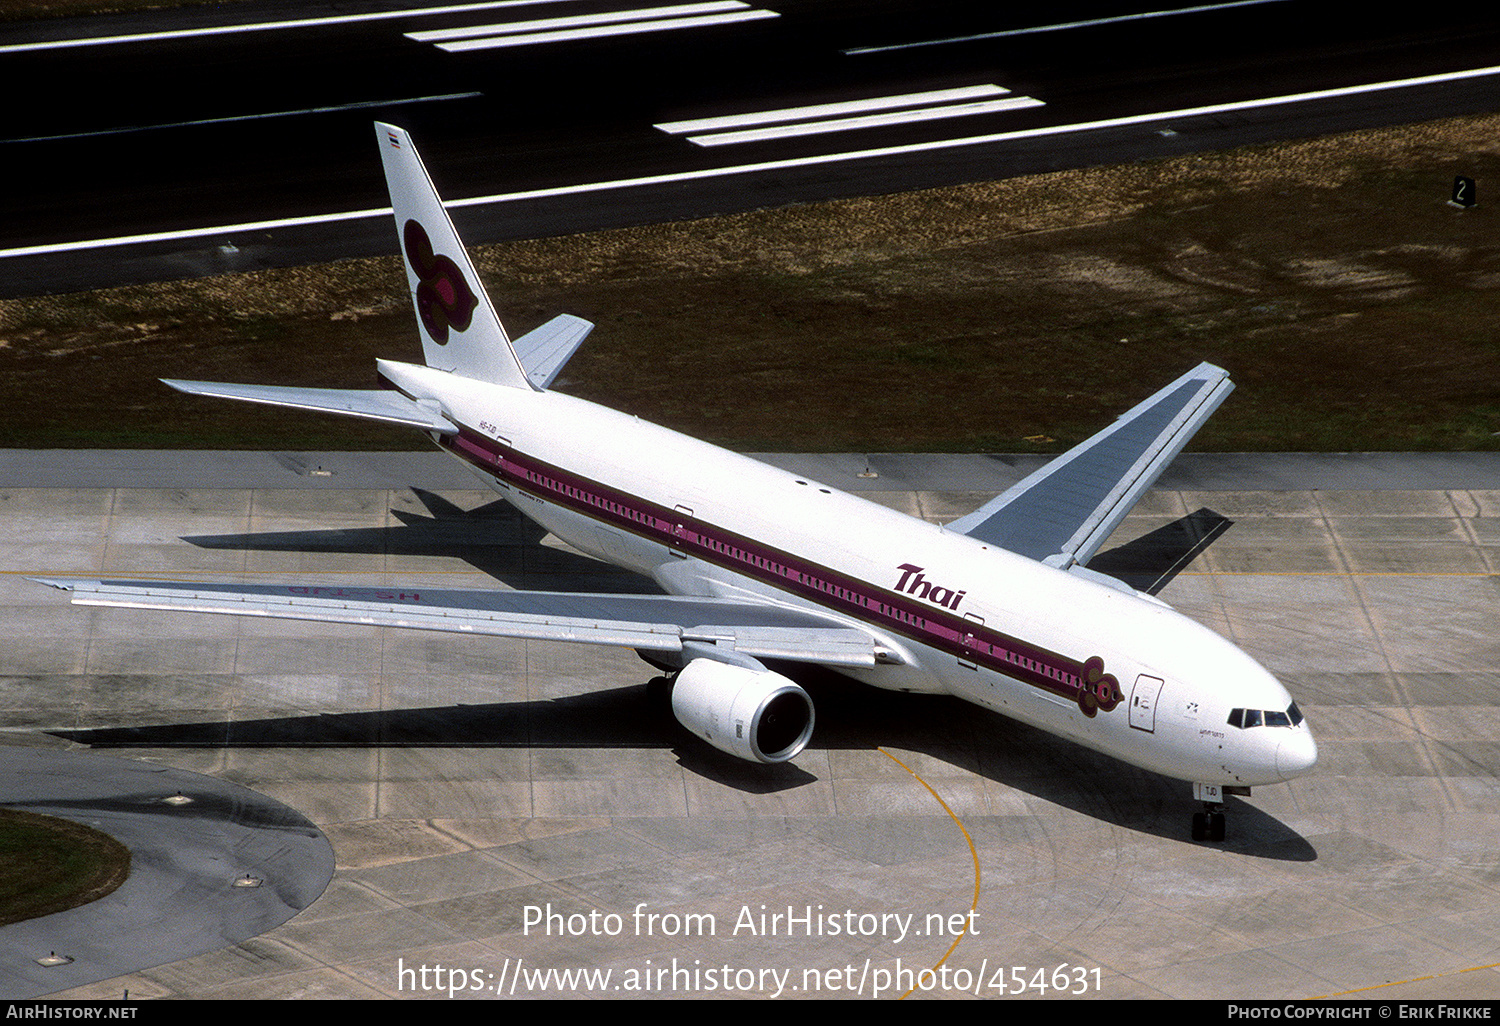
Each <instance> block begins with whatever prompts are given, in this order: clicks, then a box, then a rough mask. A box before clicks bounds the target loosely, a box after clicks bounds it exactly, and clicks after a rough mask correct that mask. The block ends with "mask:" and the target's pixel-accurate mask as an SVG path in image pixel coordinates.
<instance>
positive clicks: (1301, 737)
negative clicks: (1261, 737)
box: [1276, 730, 1318, 780]
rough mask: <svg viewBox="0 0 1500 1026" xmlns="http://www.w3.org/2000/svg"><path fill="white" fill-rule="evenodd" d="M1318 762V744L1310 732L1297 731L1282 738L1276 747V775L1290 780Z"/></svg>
mask: <svg viewBox="0 0 1500 1026" xmlns="http://www.w3.org/2000/svg"><path fill="white" fill-rule="evenodd" d="M1317 762H1318V743H1317V742H1316V741H1314V740H1313V736H1312V731H1310V730H1299V731H1297V732H1296V733H1295V734H1292V735H1291V736H1290V737H1285V738H1282V740H1281V743H1280V744H1278V745H1277V746H1276V774H1277V776H1279V777H1281V779H1283V780H1290V779H1292V778H1293V777H1295V776H1300V775H1301V774H1303V773H1306V772H1307V771H1308V770H1310V769H1312V768H1313V767H1314V766H1315V765H1317Z"/></svg>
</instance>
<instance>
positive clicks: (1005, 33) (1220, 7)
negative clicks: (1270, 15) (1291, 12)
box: [843, 0, 1286, 56]
mask: <svg viewBox="0 0 1500 1026" xmlns="http://www.w3.org/2000/svg"><path fill="white" fill-rule="evenodd" d="M1285 2H1286V0H1233V2H1231V3H1223V4H1203V5H1201V6H1198V7H1178V8H1175V9H1172V10H1166V11H1143V12H1141V13H1139V14H1119V15H1115V16H1113V17H1109V18H1088V19H1085V20H1083V21H1065V22H1059V23H1058V24H1056V25H1033V26H1031V27H1029V28H1018V29H1004V30H1002V31H999V32H980V33H976V34H975V35H971V36H950V37H949V38H947V39H926V40H922V41H921V42H916V43H892V44H891V45H890V46H861V47H855V48H853V49H850V50H844V51H843V53H844V54H845V55H846V56H856V55H859V54H867V53H889V52H890V51H892V50H912V49H916V48H917V47H922V46H946V45H948V44H949V43H972V42H977V41H979V40H983V39H1007V38H1009V37H1011V36H1031V35H1037V34H1039V33H1044V32H1065V31H1067V30H1068V29H1076V28H1093V27H1095V26H1098V25H1114V24H1117V23H1119V22H1124V21H1146V20H1148V19H1151V18H1171V17H1174V16H1176V15H1179V14H1204V13H1207V12H1210V11H1227V10H1229V9H1231V8H1234V7H1256V6H1259V5H1260V4H1278V3H1285Z"/></svg>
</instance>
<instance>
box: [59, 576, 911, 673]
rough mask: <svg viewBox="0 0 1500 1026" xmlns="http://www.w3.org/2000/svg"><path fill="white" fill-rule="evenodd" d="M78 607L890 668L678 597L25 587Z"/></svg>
mask: <svg viewBox="0 0 1500 1026" xmlns="http://www.w3.org/2000/svg"><path fill="white" fill-rule="evenodd" d="M33 580H35V581H37V582H38V583H40V584H47V585H50V586H52V587H54V588H60V589H63V590H65V591H70V592H72V593H73V599H72V600H73V602H74V603H75V604H77V605H94V606H126V607H133V608H142V609H166V610H181V611H185V612H199V613H228V614H234V615H239V616H267V617H279V618H285V619H294V620H320V621H326V622H332V623H352V624H370V625H376V626H384V627H407V628H413V629H417V630H433V631H449V632H454V633H461V634H486V635H494V636H500V637H513V638H541V639H548V640H555V641H574V642H583V643H587V644H595V645H616V646H620V647H625V648H635V649H643V650H647V651H656V652H678V651H681V650H682V648H683V645H684V644H685V643H694V644H696V645H697V646H700V647H701V646H703V645H713V646H715V647H717V648H719V649H720V650H721V651H725V652H729V651H732V652H735V653H738V654H741V655H748V656H752V657H755V658H766V659H788V660H793V661H799V662H811V663H820V664H826V665H830V666H873V665H875V664H876V662H889V661H895V660H896V658H897V657H895V656H894V655H893V654H892V653H890V652H889V651H887V650H886V648H885V646H883V645H882V644H881V643H880V642H879V640H878V639H877V638H875V637H874V636H873V635H871V634H868V633H866V632H865V631H862V630H859V629H857V628H855V627H851V626H849V625H848V624H846V623H844V622H843V621H840V620H835V619H833V618H831V617H824V616H820V615H818V614H816V613H814V612H811V611H805V610H800V609H792V608H788V607H785V606H774V605H769V604H760V603H756V602H748V601H737V600H734V599H712V598H690V597H683V596H676V595H614V594H575V593H572V592H545V591H463V590H455V589H443V588H425V587H420V586H417V587H404V586H400V585H393V586H390V587H376V588H366V587H342V586H337V585H321V584H306V585H299V584H282V585H262V584H216V583H200V582H195V581H125V580H83V579H74V578H33Z"/></svg>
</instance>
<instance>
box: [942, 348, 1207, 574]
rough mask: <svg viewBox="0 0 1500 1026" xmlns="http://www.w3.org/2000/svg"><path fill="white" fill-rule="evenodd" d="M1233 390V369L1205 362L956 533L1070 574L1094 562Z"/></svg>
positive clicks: (964, 520)
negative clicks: (1075, 568)
mask: <svg viewBox="0 0 1500 1026" xmlns="http://www.w3.org/2000/svg"><path fill="white" fill-rule="evenodd" d="M1233 390H1234V384H1233V382H1231V381H1230V380H1229V372H1228V371H1225V370H1223V369H1222V368H1219V367H1215V366H1213V365H1212V364H1209V363H1202V364H1199V365H1198V366H1197V367H1195V368H1193V369H1192V370H1191V371H1189V372H1188V373H1186V374H1184V375H1183V376H1182V377H1180V378H1178V379H1177V380H1176V381H1174V382H1172V383H1171V384H1170V385H1168V386H1167V387H1165V388H1163V389H1162V390H1161V391H1159V392H1157V393H1156V394H1155V395H1153V396H1151V398H1149V399H1147V400H1145V401H1144V402H1142V403H1140V404H1138V405H1137V406H1135V407H1134V408H1132V409H1131V410H1129V411H1128V412H1126V413H1125V414H1123V415H1122V416H1121V417H1120V418H1119V419H1118V420H1116V421H1115V422H1114V423H1113V424H1111V425H1110V426H1109V427H1107V428H1105V429H1104V430H1103V431H1100V432H1099V433H1098V434H1096V435H1094V436H1093V437H1092V438H1090V439H1088V440H1087V441H1085V442H1082V443H1080V444H1078V445H1076V446H1074V447H1073V448H1072V449H1069V450H1068V451H1067V452H1065V453H1063V454H1062V455H1061V456H1059V457H1057V458H1056V459H1055V460H1053V461H1051V462H1050V463H1048V464H1047V465H1046V466H1045V467H1042V468H1041V469H1040V470H1038V471H1036V472H1035V473H1033V474H1031V475H1030V476H1028V477H1026V478H1024V479H1022V480H1021V481H1018V482H1016V484H1014V485H1012V486H1011V487H1010V488H1009V489H1007V490H1006V491H1005V492H1004V493H1002V494H1001V495H999V496H997V497H996V498H994V499H992V500H991V501H990V502H987V503H985V504H984V505H983V506H981V507H979V509H977V510H975V511H974V512H972V513H970V514H969V515H968V516H964V517H960V518H959V519H958V520H955V521H953V522H952V523H950V524H948V525H947V526H948V529H949V530H950V531H957V532H959V533H960V534H967V535H969V536H970V537H973V538H978V539H979V540H980V541H984V542H988V543H990V544H991V545H998V546H1000V547H1001V548H1004V549H1009V550H1010V551H1012V552H1016V553H1019V554H1020V555H1023V556H1029V557H1030V558H1032V559H1036V560H1041V561H1042V562H1045V563H1048V564H1050V565H1052V566H1056V567H1060V568H1062V569H1067V568H1069V567H1070V566H1073V565H1074V564H1086V563H1087V562H1088V561H1089V559H1091V558H1092V557H1093V556H1094V554H1095V553H1096V552H1098V551H1099V547H1100V546H1101V545H1103V544H1104V542H1105V539H1107V538H1108V537H1109V535H1110V532H1112V531H1113V530H1114V529H1115V528H1116V527H1117V526H1119V523H1120V521H1121V520H1124V519H1125V515H1126V514H1127V513H1129V512H1130V511H1131V509H1132V508H1134V506H1135V504H1136V503H1137V502H1139V501H1140V499H1141V496H1142V495H1144V494H1145V492H1146V490H1147V489H1148V488H1150V487H1151V485H1152V484H1154V483H1155V481H1156V479H1157V478H1158V477H1159V476H1161V472H1162V471H1163V470H1165V469H1166V468H1167V465H1168V464H1170V463H1171V462H1172V460H1173V459H1175V458H1176V457H1177V454H1178V453H1180V452H1181V451H1182V449H1183V446H1185V445H1186V444H1187V442H1188V440H1189V439H1190V438H1192V437H1193V435H1194V434H1195V433H1196V432H1197V430H1198V429H1199V428H1200V427H1202V426H1203V424H1204V422H1206V421H1207V420H1208V418H1209V417H1210V416H1211V415H1212V414H1213V412H1214V411H1215V410H1216V409H1218V408H1219V404H1220V403H1222V402H1223V401H1224V399H1225V397H1226V396H1228V395H1229V393H1230V392H1232V391H1233Z"/></svg>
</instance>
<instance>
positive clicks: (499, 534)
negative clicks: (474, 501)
mask: <svg viewBox="0 0 1500 1026" xmlns="http://www.w3.org/2000/svg"><path fill="white" fill-rule="evenodd" d="M412 492H413V493H414V494H415V495H416V496H417V499H418V500H419V501H420V502H421V503H422V505H423V506H424V507H425V509H426V511H427V514H426V515H423V514H421V513H415V512H412V511H410V510H401V509H393V510H391V515H392V516H393V517H395V518H396V519H397V520H399V521H400V522H401V523H400V525H399V526H389V527H352V528H318V529H314V530H307V531H256V532H247V533H237V534H204V535H188V536H185V537H183V539H182V540H183V541H185V542H187V543H188V544H190V545H195V546H197V547H198V548H201V549H220V550H231V551H239V552H309V553H311V552H327V553H339V554H343V555H385V556H397V557H401V556H432V557H440V556H446V557H452V558H455V559H462V560H463V561H464V562H466V563H468V564H469V565H470V566H472V567H473V568H474V569H476V570H478V571H480V572H481V573H484V574H487V575H489V576H490V577H493V578H494V579H495V580H497V581H499V582H500V583H502V584H505V585H507V586H509V587H512V588H519V589H524V588H536V587H537V583H536V578H537V577H538V576H546V577H549V578H554V577H555V578H559V579H566V580H567V581H568V583H569V585H570V586H571V585H579V586H578V587H569V588H568V589H567V590H573V591H589V592H622V593H640V592H647V593H653V594H654V593H659V592H660V591H661V589H660V588H658V587H657V586H656V584H655V583H654V582H652V581H650V580H649V579H647V578H645V577H640V576H638V575H636V574H633V573H630V572H629V571H627V570H621V569H619V568H618V567H614V566H611V565H610V564H608V563H603V562H600V561H599V560H597V559H592V558H590V557H588V556H584V555H580V554H578V553H575V552H573V551H571V550H568V549H560V548H554V547H551V546H544V545H542V544H541V541H542V539H543V538H544V537H546V532H545V531H544V530H543V529H542V528H540V527H538V526H536V525H535V524H533V523H532V522H531V521H529V520H527V519H526V518H525V517H523V516H521V515H520V514H519V513H517V512H516V511H515V510H514V509H512V508H511V507H510V506H509V505H507V504H506V502H505V501H504V500H503V499H496V500H495V501H494V502H490V503H486V504H485V505H483V506H478V507H476V508H474V509H471V510H465V509H462V508H460V507H459V506H457V505H455V504H453V503H452V502H450V501H449V500H447V499H445V498H443V497H442V496H440V495H435V494H433V493H432V492H427V491H423V490H422V489H419V488H414V489H412ZM288 572H289V573H290V572H292V571H288ZM414 573H420V571H414ZM549 587H551V585H550V584H549ZM554 590H555V589H554Z"/></svg>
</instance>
